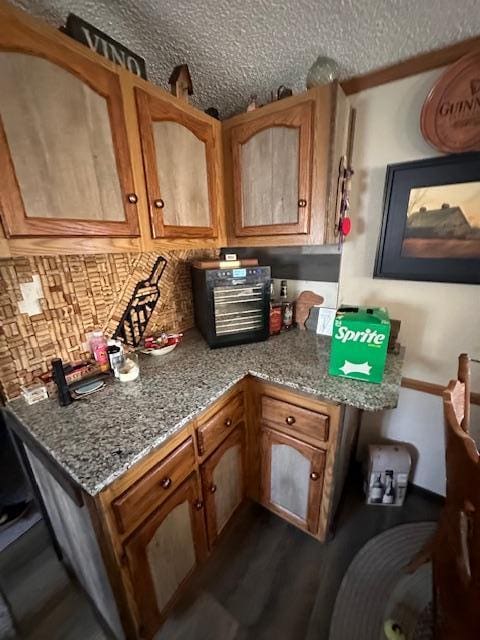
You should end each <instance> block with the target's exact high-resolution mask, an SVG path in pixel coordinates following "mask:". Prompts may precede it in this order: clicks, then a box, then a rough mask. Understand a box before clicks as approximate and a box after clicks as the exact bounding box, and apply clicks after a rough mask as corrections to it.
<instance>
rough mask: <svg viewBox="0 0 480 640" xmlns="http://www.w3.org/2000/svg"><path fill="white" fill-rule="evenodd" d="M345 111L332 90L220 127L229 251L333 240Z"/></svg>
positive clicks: (344, 101) (323, 89)
mask: <svg viewBox="0 0 480 640" xmlns="http://www.w3.org/2000/svg"><path fill="white" fill-rule="evenodd" d="M349 112H350V108H349V105H348V100H347V99H346V97H345V95H344V94H343V91H342V90H341V88H340V86H339V85H338V84H336V83H333V84H330V85H325V86H322V87H318V88H315V89H311V90H310V91H307V92H306V93H304V94H301V95H298V96H293V97H291V98H286V99H284V100H279V101H276V102H272V103H270V104H268V105H266V106H264V107H261V108H259V109H256V110H255V111H252V112H248V113H243V114H240V115H238V116H235V117H233V118H230V119H229V120H225V121H224V122H223V123H222V125H223V134H224V138H223V140H224V158H225V200H226V211H227V215H228V219H227V226H228V243H229V244H230V245H231V246H238V245H240V246H241V245H243V246H249V245H257V246H258V245H260V246H268V245H277V246H281V245H306V244H324V243H331V242H336V241H337V240H338V238H336V237H335V233H334V230H335V224H337V223H338V204H339V192H338V181H339V167H340V159H341V157H342V155H345V153H346V149H347V139H348V121H349Z"/></svg>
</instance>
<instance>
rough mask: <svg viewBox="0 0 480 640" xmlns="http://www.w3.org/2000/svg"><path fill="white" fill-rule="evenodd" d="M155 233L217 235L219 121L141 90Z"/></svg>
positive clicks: (139, 106)
mask: <svg viewBox="0 0 480 640" xmlns="http://www.w3.org/2000/svg"><path fill="white" fill-rule="evenodd" d="M135 94H136V100H137V111H138V119H139V126H140V134H141V139H142V154H143V162H144V166H145V175H146V180H147V190H148V198H149V206H150V219H151V226H152V234H153V237H154V238H162V237H179V238H181V237H199V238H211V237H216V235H217V207H218V194H217V192H216V189H217V162H216V151H215V140H214V124H213V123H212V122H210V121H209V120H208V119H206V118H207V116H205V119H204V117H203V116H201V115H200V114H199V115H198V116H197V115H196V114H193V113H192V112H189V111H185V110H183V109H181V108H180V107H179V106H177V105H176V104H174V103H172V102H171V100H170V99H167V98H164V99H162V97H160V96H154V95H152V94H150V93H147V92H145V91H142V90H141V89H138V88H137V89H136V91H135Z"/></svg>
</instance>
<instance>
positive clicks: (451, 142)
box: [420, 51, 480, 153]
mask: <svg viewBox="0 0 480 640" xmlns="http://www.w3.org/2000/svg"><path fill="white" fill-rule="evenodd" d="M420 127H421V130H422V134H423V137H424V138H425V140H426V141H427V142H428V143H429V144H431V145H433V146H434V147H435V148H436V149H438V150H439V151H442V152H444V153H462V152H464V151H479V150H480V51H476V52H474V53H469V54H468V55H466V56H464V57H463V58H460V60H458V61H457V62H456V63H455V64H453V65H452V66H451V67H449V68H448V69H447V71H446V72H445V73H444V74H443V75H442V76H441V77H440V78H439V80H438V81H437V83H436V84H435V86H434V87H433V89H432V90H431V91H430V93H429V95H428V97H427V99H426V101H425V104H424V105H423V108H422V114H421V117H420Z"/></svg>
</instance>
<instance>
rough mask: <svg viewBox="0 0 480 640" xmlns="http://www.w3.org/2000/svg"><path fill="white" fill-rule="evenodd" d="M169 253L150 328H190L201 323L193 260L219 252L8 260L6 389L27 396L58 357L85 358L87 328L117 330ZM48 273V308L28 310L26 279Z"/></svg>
mask: <svg viewBox="0 0 480 640" xmlns="http://www.w3.org/2000/svg"><path fill="white" fill-rule="evenodd" d="M159 255H161V256H163V257H164V258H165V259H166V260H167V266H166V267H165V270H164V272H163V275H162V278H161V280H160V300H159V301H158V303H157V305H156V307H155V311H154V312H153V314H152V316H151V318H150V321H149V324H148V328H147V331H148V332H150V333H153V332H155V331H160V330H167V331H184V330H186V329H189V328H190V327H192V326H193V324H194V320H193V302H192V291H191V282H190V266H189V265H190V262H191V261H192V260H194V259H198V258H200V257H214V256H215V255H216V254H215V251H212V250H184V251H165V252H162V253H160V254H159V253H153V252H152V253H140V254H138V253H125V254H101V255H80V256H76V255H69V256H55V257H50V256H35V257H20V258H11V259H3V260H0V320H1V325H0V392H1V394H2V396H3V398H4V399H5V400H8V399H12V398H14V397H16V396H18V395H19V393H20V387H21V385H25V384H27V385H28V384H30V383H31V382H32V381H34V380H35V378H36V376H38V375H39V374H41V373H43V372H45V371H47V370H48V368H49V363H50V360H51V359H52V358H54V357H60V358H62V359H63V360H65V361H72V360H78V359H80V358H82V357H84V356H85V355H86V353H85V350H84V344H85V334H86V333H87V332H89V331H92V330H94V329H102V330H103V331H104V332H105V334H106V335H107V336H110V335H111V334H112V333H113V332H114V331H115V329H116V327H117V325H118V322H119V320H120V318H121V316H122V314H123V312H124V311H125V308H126V306H127V304H128V302H129V300H130V298H131V296H132V293H133V290H134V288H135V285H136V284H137V282H138V281H139V280H143V279H145V278H146V277H148V275H149V274H150V272H151V269H152V266H153V264H154V263H155V260H156V258H157V257H158V256H159ZM34 275H38V276H39V278H40V282H41V286H42V290H43V294H42V296H43V297H41V298H40V299H39V304H40V309H41V313H37V314H35V315H28V314H27V313H22V312H21V310H20V308H19V303H21V301H22V300H23V297H22V293H21V289H20V285H21V284H22V283H25V282H32V281H33V276H34Z"/></svg>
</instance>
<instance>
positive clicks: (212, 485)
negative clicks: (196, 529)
mask: <svg viewBox="0 0 480 640" xmlns="http://www.w3.org/2000/svg"><path fill="white" fill-rule="evenodd" d="M201 473H202V484H203V495H204V496H205V506H206V514H207V530H208V541H209V544H210V547H212V546H213V545H214V544H215V541H216V539H217V537H218V535H219V534H220V532H221V531H222V529H223V528H224V527H225V525H226V524H227V522H228V521H229V520H230V518H231V516H232V515H233V513H234V512H235V511H236V509H237V507H238V506H239V505H240V504H241V503H242V501H243V498H244V494H245V490H244V489H245V482H244V450H243V429H242V426H241V425H239V426H238V427H236V428H235V430H234V431H233V432H232V434H231V435H229V436H228V438H227V439H226V440H225V441H224V442H223V443H222V444H221V445H220V446H219V447H218V449H216V450H215V451H214V453H213V454H212V455H211V456H210V457H209V458H208V460H207V461H206V462H205V463H204V464H203V465H202V467H201Z"/></svg>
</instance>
